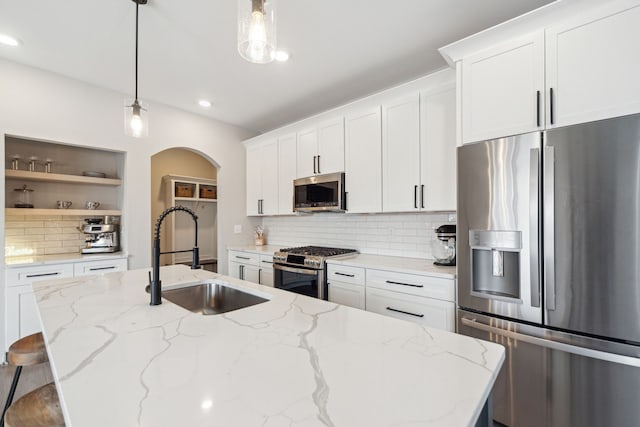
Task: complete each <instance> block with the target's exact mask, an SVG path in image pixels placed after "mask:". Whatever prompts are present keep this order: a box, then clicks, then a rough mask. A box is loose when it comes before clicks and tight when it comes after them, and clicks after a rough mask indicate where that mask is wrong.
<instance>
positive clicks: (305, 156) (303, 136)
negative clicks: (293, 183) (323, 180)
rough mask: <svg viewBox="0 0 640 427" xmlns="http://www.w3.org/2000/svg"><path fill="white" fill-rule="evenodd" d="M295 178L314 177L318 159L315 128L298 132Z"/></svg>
mask: <svg viewBox="0 0 640 427" xmlns="http://www.w3.org/2000/svg"><path fill="white" fill-rule="evenodd" d="M297 147H298V149H297V154H296V156H297V165H298V167H297V177H298V178H304V177H307V176H311V175H315V174H316V170H317V164H316V161H317V159H318V131H317V130H316V128H311V129H305V130H303V131H300V132H298V144H297Z"/></svg>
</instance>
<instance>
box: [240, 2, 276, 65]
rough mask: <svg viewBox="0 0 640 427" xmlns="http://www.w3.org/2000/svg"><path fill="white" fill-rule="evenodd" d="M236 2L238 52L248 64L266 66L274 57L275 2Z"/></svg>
mask: <svg viewBox="0 0 640 427" xmlns="http://www.w3.org/2000/svg"><path fill="white" fill-rule="evenodd" d="M236 1H237V2H238V52H239V53H240V56H242V57H243V58H244V59H246V60H247V61H249V62H253V63H256V64H266V63H268V62H271V61H273V60H274V59H275V57H276V47H277V43H276V10H275V9H276V0H236Z"/></svg>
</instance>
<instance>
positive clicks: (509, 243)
mask: <svg viewBox="0 0 640 427" xmlns="http://www.w3.org/2000/svg"><path fill="white" fill-rule="evenodd" d="M469 246H470V249H471V294H472V295H476V296H484V297H490V298H496V297H498V298H500V297H502V298H514V299H520V263H521V260H520V253H521V251H522V232H520V231H489V230H470V231H469Z"/></svg>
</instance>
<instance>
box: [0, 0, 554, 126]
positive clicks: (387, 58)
mask: <svg viewBox="0 0 640 427" xmlns="http://www.w3.org/2000/svg"><path fill="white" fill-rule="evenodd" d="M247 1H248V0H247ZM547 3H551V0H482V1H480V0H279V10H278V16H277V20H278V22H277V25H278V45H279V47H280V48H282V49H286V50H288V51H290V52H291V59H290V60H289V62H287V63H276V62H274V63H271V64H267V65H256V64H250V63H248V62H246V61H245V60H243V59H242V58H241V57H240V56H239V55H238V53H237V51H236V1H235V0H182V1H177V0H149V3H148V4H147V5H146V6H141V8H140V32H141V33H140V88H139V92H140V98H141V99H143V100H145V101H152V102H153V101H156V102H162V103H165V104H169V105H173V106H176V107H179V108H182V109H185V110H188V111H192V112H195V113H199V114H205V115H207V116H210V117H213V118H216V119H219V120H223V121H225V122H229V123H232V124H235V125H238V126H242V127H244V128H247V129H252V130H255V131H259V132H264V131H267V130H271V129H274V128H277V127H279V126H281V125H284V124H286V123H290V122H293V121H296V120H299V119H302V118H304V117H307V116H310V115H312V114H315V113H318V112H321V111H324V110H326V109H329V108H331V107H334V106H337V105H340V104H343V103H345V102H347V101H350V100H353V99H356V98H360V97H362V96H365V95H367V94H370V93H373V92H376V91H379V90H381V89H384V88H388V87H391V86H394V85H397V84H399V83H403V82H406V81H409V80H412V79H414V78H416V77H419V76H421V75H425V74H428V73H429V72H430V71H433V70H436V69H438V68H442V67H444V66H445V62H444V60H443V59H442V57H441V56H440V55H439V54H438V52H437V48H439V47H442V46H444V45H446V44H448V43H451V42H453V41H456V40H458V39H461V38H463V37H466V36H468V35H471V34H474V33H476V32H478V31H480V30H483V29H485V28H488V27H490V26H493V25H495V24H498V23H500V22H503V21H505V20H508V19H510V18H512V17H515V16H518V15H521V14H523V13H525V12H527V11H530V10H533V9H535V8H537V7H540V6H542V5H544V4H547ZM134 23H135V3H134V2H133V1H131V0H103V1H98V0H64V1H51V0H0V33H8V34H11V35H14V36H16V37H18V38H19V39H20V40H21V41H22V43H23V44H22V46H20V47H18V48H10V47H7V46H3V45H0V57H4V58H7V59H9V60H13V61H16V62H20V63H24V64H28V65H31V66H35V67H38V68H42V69H45V70H50V71H54V72H57V73H60V74H63V75H66V76H70V77H73V78H76V79H78V80H82V81H85V82H89V83H92V84H95V85H98V86H102V87H106V88H109V89H113V90H116V91H119V92H124V93H131V94H132V93H133V75H134V73H133V71H134V70H133V64H134ZM201 98H207V99H210V100H211V101H212V102H213V106H212V107H211V108H210V109H209V110H204V109H202V108H201V107H199V106H198V105H197V100H198V99H201ZM151 114H153V111H151Z"/></svg>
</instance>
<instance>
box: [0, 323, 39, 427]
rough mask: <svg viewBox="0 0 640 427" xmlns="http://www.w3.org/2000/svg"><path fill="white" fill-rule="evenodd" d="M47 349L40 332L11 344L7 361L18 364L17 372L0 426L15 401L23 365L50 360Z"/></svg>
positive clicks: (14, 364) (0, 419) (13, 364)
mask: <svg viewBox="0 0 640 427" xmlns="http://www.w3.org/2000/svg"><path fill="white" fill-rule="evenodd" d="M48 360H49V358H48V357H47V349H46V347H45V344H44V338H43V336H42V334H41V333H40V332H38V333H37V334H33V335H28V336H26V337H23V338H20V339H19V340H18V341H16V342H14V343H13V344H11V347H9V352H8V353H7V362H8V363H9V365H12V366H16V372H15V374H13V381H12V382H11V388H10V389H9V395H8V396H7V402H6V403H5V405H4V410H3V411H2V418H0V426H2V425H3V424H4V416H5V414H6V413H7V410H8V409H9V406H11V402H13V396H14V395H15V393H16V388H17V387H18V380H19V379H20V374H21V373H22V367H23V366H32V365H37V364H40V363H44V362H46V361H48Z"/></svg>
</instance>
